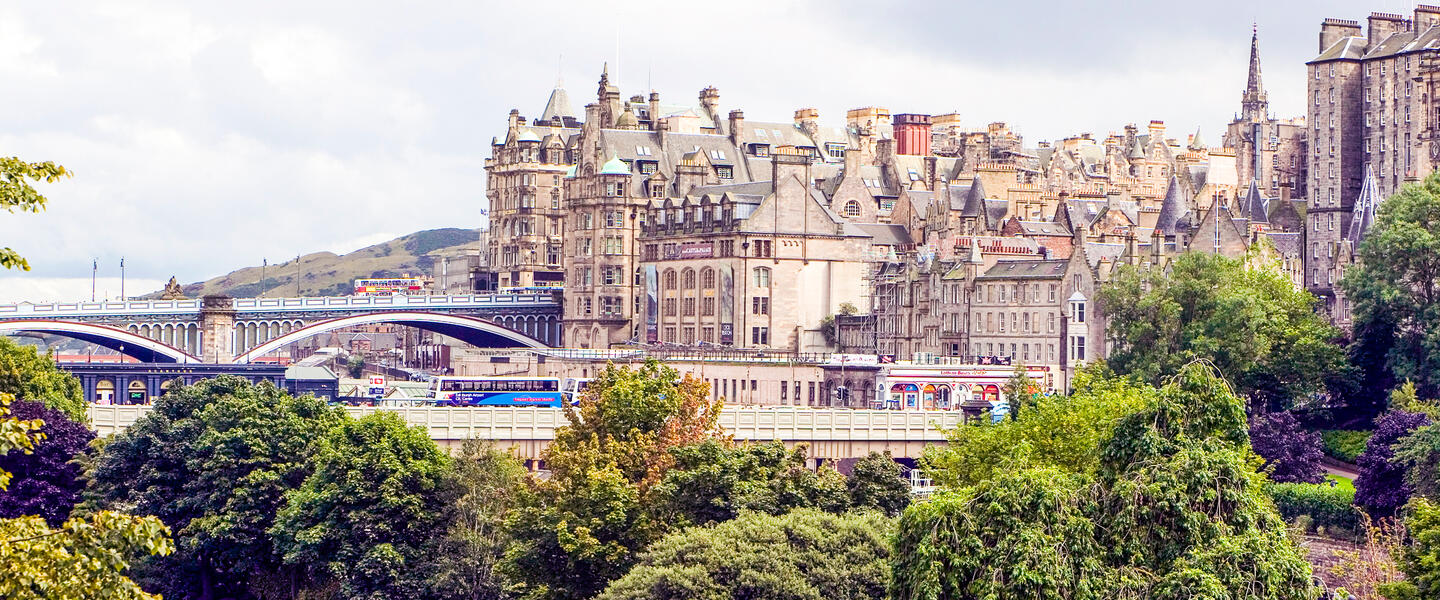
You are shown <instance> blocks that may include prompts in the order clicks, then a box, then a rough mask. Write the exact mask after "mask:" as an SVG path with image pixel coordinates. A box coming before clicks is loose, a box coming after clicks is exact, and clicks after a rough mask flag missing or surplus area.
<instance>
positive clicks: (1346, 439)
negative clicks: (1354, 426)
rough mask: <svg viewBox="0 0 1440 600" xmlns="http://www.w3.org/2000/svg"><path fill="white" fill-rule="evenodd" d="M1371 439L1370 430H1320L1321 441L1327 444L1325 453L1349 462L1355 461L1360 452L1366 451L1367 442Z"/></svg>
mask: <svg viewBox="0 0 1440 600" xmlns="http://www.w3.org/2000/svg"><path fill="white" fill-rule="evenodd" d="M1369 440H1370V432H1369V431H1355V430H1350V429H1330V430H1327V431H1321V432H1320V441H1321V442H1322V443H1324V445H1325V455H1326V456H1329V457H1332V458H1336V459H1339V460H1343V461H1345V462H1348V463H1353V462H1355V459H1356V458H1358V457H1359V456H1360V453H1361V452H1364V451H1365V442H1367V441H1369Z"/></svg>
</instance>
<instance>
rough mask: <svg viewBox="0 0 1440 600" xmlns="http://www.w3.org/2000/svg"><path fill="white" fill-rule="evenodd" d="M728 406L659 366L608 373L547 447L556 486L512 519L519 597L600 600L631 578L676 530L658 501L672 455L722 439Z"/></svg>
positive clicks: (506, 565)
mask: <svg viewBox="0 0 1440 600" xmlns="http://www.w3.org/2000/svg"><path fill="white" fill-rule="evenodd" d="M720 407H721V404H720V403H719V402H718V401H712V400H710V392H709V386H708V385H706V384H705V383H704V382H702V381H700V380H698V379H694V378H692V377H691V376H689V375H686V376H685V377H684V378H681V377H680V376H679V374H678V373H677V372H676V371H675V370H674V369H672V368H670V367H666V366H663V365H661V364H660V363H658V362H656V361H653V360H652V361H648V362H646V363H645V364H644V365H643V366H641V367H639V368H635V369H632V368H629V367H617V366H614V365H611V366H609V367H606V369H605V370H603V371H601V372H600V373H599V374H598V375H597V376H596V378H595V379H594V380H593V381H591V382H590V385H589V386H588V387H587V388H586V391H585V393H584V394H583V395H582V396H581V397H580V399H579V403H578V406H573V407H566V409H565V414H566V417H567V418H568V419H569V422H570V424H569V425H567V426H565V427H562V428H560V430H558V431H557V432H556V433H555V440H554V441H553V442H552V443H551V444H550V446H549V447H548V448H546V450H545V455H544V458H545V463H546V465H547V466H548V467H549V468H550V471H551V477H550V479H549V480H548V481H545V482H543V483H539V484H537V485H536V489H535V494H534V496H533V499H532V500H531V501H529V502H527V503H526V504H525V505H524V506H522V507H521V508H520V509H519V510H517V511H516V512H515V515H514V517H512V518H511V520H510V524H511V531H512V536H513V538H514V542H513V543H512V544H511V546H510V548H509V550H507V552H506V555H505V560H504V562H503V565H502V569H503V570H504V572H505V574H506V576H507V577H508V578H509V579H510V580H511V581H514V582H515V583H516V585H515V587H516V591H517V593H518V594H520V595H521V596H523V597H525V598H530V599H534V600H542V599H545V600H548V599H576V600H578V599H582V598H590V597H593V596H594V595H595V594H596V593H599V592H600V591H601V590H602V589H604V587H605V585H606V584H607V583H609V582H610V581H611V580H614V579H615V578H617V577H619V576H621V575H623V574H624V573H625V571H627V570H628V569H629V567H630V565H631V564H633V563H634V560H635V556H636V555H637V554H638V553H639V551H640V550H642V549H643V548H644V547H645V546H646V545H648V544H649V543H650V542H652V541H654V540H656V539H658V538H659V536H660V535H662V534H663V533H664V532H665V530H666V527H667V525H668V524H666V523H661V522H657V521H656V519H655V518H654V517H653V515H652V514H651V512H650V510H649V506H650V503H649V499H650V497H651V492H652V488H653V487H654V486H655V485H656V484H658V483H659V482H660V481H661V480H662V479H663V478H664V476H665V473H666V472H667V471H669V470H670V468H671V467H672V466H673V465H674V464H675V456H674V455H673V454H672V453H671V450H672V449H674V448H678V447H681V446H686V445H689V444H695V443H700V442H703V441H705V440H707V439H712V438H715V437H718V436H719V434H720V432H719V427H718V425H717V420H718V418H719V413H720Z"/></svg>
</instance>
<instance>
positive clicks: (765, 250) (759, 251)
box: [751, 240, 774, 258]
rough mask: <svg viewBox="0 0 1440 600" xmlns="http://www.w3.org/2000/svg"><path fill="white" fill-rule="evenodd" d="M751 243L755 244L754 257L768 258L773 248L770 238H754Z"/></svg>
mask: <svg viewBox="0 0 1440 600" xmlns="http://www.w3.org/2000/svg"><path fill="white" fill-rule="evenodd" d="M751 243H753V244H755V257H756V258H770V256H771V254H772V252H773V249H774V246H773V245H772V244H773V243H774V242H772V241H771V240H755V241H754V242H751Z"/></svg>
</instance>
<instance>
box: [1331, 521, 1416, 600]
mask: <svg viewBox="0 0 1440 600" xmlns="http://www.w3.org/2000/svg"><path fill="white" fill-rule="evenodd" d="M1356 512H1357V514H1359V515H1360V529H1361V530H1362V533H1363V534H1364V536H1363V538H1362V539H1361V540H1360V542H1359V545H1358V546H1357V547H1356V548H1355V549H1354V550H1333V551H1332V553H1333V554H1332V556H1333V557H1334V558H1336V559H1338V561H1337V562H1336V564H1334V565H1333V566H1331V567H1330V574H1331V575H1332V576H1334V577H1335V578H1336V579H1338V580H1339V582H1340V584H1341V585H1342V586H1343V587H1342V588H1341V589H1344V590H1346V591H1347V592H1352V593H1354V594H1356V597H1359V598H1380V597H1382V594H1381V592H1380V590H1382V589H1385V588H1386V587H1388V586H1390V585H1392V584H1394V583H1395V582H1398V581H1400V579H1401V578H1402V577H1403V575H1402V574H1401V572H1400V569H1399V568H1398V566H1397V565H1396V564H1395V557H1398V556H1400V554H1401V548H1402V546H1401V540H1404V539H1405V525H1404V523H1403V522H1401V521H1399V520H1398V519H1381V520H1380V521H1379V522H1378V523H1377V522H1375V521H1373V520H1371V519H1370V515H1367V514H1365V513H1364V512H1360V511H1356Z"/></svg>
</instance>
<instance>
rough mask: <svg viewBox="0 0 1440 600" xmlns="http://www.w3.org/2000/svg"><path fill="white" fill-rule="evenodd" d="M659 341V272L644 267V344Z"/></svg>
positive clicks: (651, 266)
mask: <svg viewBox="0 0 1440 600" xmlns="http://www.w3.org/2000/svg"><path fill="white" fill-rule="evenodd" d="M659 341H660V272H659V271H658V270H657V269H656V268H655V265H645V343H647V344H654V343H656V342H659Z"/></svg>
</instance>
